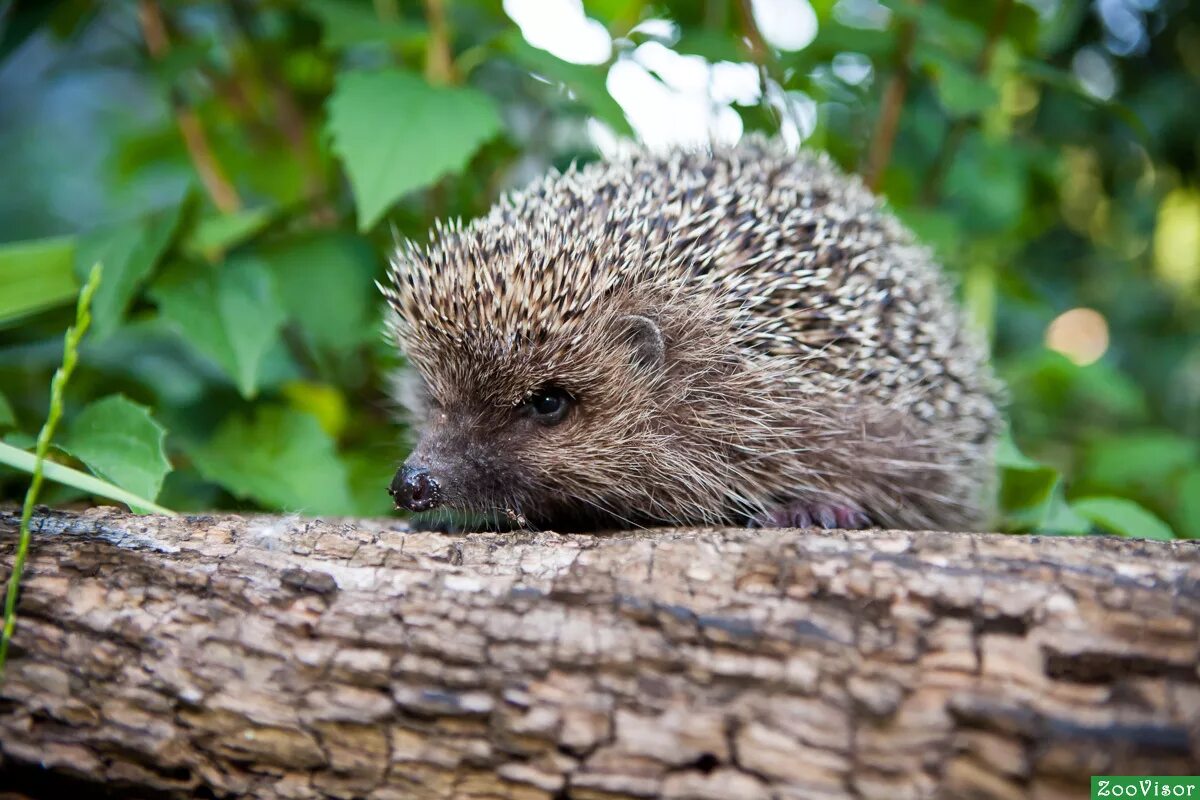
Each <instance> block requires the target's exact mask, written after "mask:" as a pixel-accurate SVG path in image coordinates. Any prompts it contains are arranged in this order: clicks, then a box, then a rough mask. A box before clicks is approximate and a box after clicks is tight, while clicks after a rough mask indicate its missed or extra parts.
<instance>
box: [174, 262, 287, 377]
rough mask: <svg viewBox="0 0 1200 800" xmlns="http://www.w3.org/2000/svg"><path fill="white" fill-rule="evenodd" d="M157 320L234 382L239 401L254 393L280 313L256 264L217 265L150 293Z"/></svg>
mask: <svg viewBox="0 0 1200 800" xmlns="http://www.w3.org/2000/svg"><path fill="white" fill-rule="evenodd" d="M151 296H152V297H153V298H154V300H155V301H156V302H157V303H158V306H159V310H160V311H161V312H162V316H163V317H164V318H165V319H166V320H168V321H170V322H171V323H173V324H174V325H175V327H176V328H177V329H178V331H179V334H180V335H181V336H183V338H184V339H186V340H187V341H188V342H189V343H190V344H191V345H192V346H193V347H195V348H196V349H197V350H198V351H200V352H201V353H203V354H205V355H206V356H208V357H209V358H211V359H213V360H214V361H215V362H216V363H217V364H218V365H219V366H220V367H221V369H222V370H224V371H225V374H226V375H228V376H229V377H230V378H232V379H233V381H234V383H235V384H236V385H237V387H238V391H239V392H241V394H242V396H243V397H246V398H253V397H254V396H255V395H256V394H257V393H258V386H259V379H260V378H261V367H262V363H263V357H264V356H265V355H266V353H267V351H268V350H269V349H270V348H271V347H272V346H273V345H274V344H275V343H276V341H277V340H278V337H279V330H280V328H281V327H282V326H283V321H284V318H285V314H284V311H283V307H282V305H281V304H280V302H279V297H278V294H277V292H276V290H275V286H274V283H273V281H272V280H271V274H270V272H269V271H268V270H267V268H266V267H265V266H263V265H262V263H260V262H259V261H257V260H251V259H247V258H240V259H230V260H229V261H227V262H226V263H225V264H223V265H222V266H220V267H216V268H210V267H184V268H180V269H176V270H174V271H172V272H171V273H169V274H167V275H164V276H163V279H162V280H160V281H159V282H158V283H157V284H156V285H155V286H154V289H153V291H152V292H151Z"/></svg>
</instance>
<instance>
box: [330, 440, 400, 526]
mask: <svg viewBox="0 0 1200 800" xmlns="http://www.w3.org/2000/svg"><path fill="white" fill-rule="evenodd" d="M401 455H403V453H402V452H401V451H400V450H399V449H397V450H395V451H393V452H392V453H390V454H388V453H386V452H384V453H381V452H380V451H379V449H378V448H377V447H373V448H371V449H370V450H359V451H355V452H351V453H346V454H345V455H343V456H342V460H343V461H344V462H345V463H346V471H347V475H348V477H349V481H350V496H351V498H352V500H353V502H354V513H355V514H358V515H360V516H364V517H386V516H387V515H389V514H392V513H394V510H395V504H394V503H393V502H392V498H391V497H389V496H388V493H387V486H388V484H389V483H390V482H391V480H392V475H394V474H395V472H396V468H397V467H398V466H399V464H400V458H399V457H400V456H401Z"/></svg>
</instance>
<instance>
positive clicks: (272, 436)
mask: <svg viewBox="0 0 1200 800" xmlns="http://www.w3.org/2000/svg"><path fill="white" fill-rule="evenodd" d="M188 453H189V455H191V457H192V460H193V461H194V462H195V464H196V467H197V468H198V469H199V470H200V472H201V474H203V475H204V477H205V478H207V479H208V480H210V481H213V482H214V483H218V484H220V485H221V486H223V487H225V489H227V490H228V491H229V492H231V493H232V494H234V495H236V496H237V497H242V498H251V499H253V500H255V501H256V502H258V503H260V504H262V505H264V506H266V507H268V508H273V509H276V510H280V511H299V512H303V513H308V514H349V513H352V512H353V503H352V501H351V498H350V494H349V491H348V490H347V488H346V468H345V466H344V465H343V464H342V462H341V461H340V460H339V459H338V456H337V453H336V452H334V446H333V440H332V439H331V438H330V437H329V436H328V434H326V433H325V432H324V431H323V430H321V426H320V425H319V424H318V423H317V421H316V419H314V418H313V417H311V416H309V415H308V414H304V413H301V412H298V411H294V410H291V409H286V408H280V407H274V406H268V407H261V408H259V409H257V411H256V412H255V414H254V416H253V418H251V419H244V418H240V417H232V418H230V419H228V420H227V421H226V422H225V423H223V424H222V425H221V427H220V428H219V429H218V430H217V433H216V435H215V436H213V437H212V439H210V440H209V441H208V442H206V443H204V444H201V445H195V446H193V447H190V448H188Z"/></svg>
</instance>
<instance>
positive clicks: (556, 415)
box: [520, 386, 571, 425]
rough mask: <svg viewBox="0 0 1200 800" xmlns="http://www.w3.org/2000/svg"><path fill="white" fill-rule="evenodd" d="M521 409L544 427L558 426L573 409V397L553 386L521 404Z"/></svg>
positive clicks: (539, 390) (539, 391) (540, 390)
mask: <svg viewBox="0 0 1200 800" xmlns="http://www.w3.org/2000/svg"><path fill="white" fill-rule="evenodd" d="M520 409H521V411H522V412H524V413H526V414H528V415H529V416H531V417H533V418H534V419H536V420H537V421H538V422H540V423H542V424H543V425H557V424H558V423H560V422H562V421H563V419H564V418H565V417H566V416H567V412H568V411H569V410H570V409H571V395H569V394H567V393H566V392H564V391H563V390H562V389H559V388H556V387H553V386H552V387H547V388H544V389H538V390H537V391H535V392H534V393H533V394H531V395H529V397H527V398H526V399H525V402H523V403H521V405H520Z"/></svg>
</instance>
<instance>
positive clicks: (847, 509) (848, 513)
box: [750, 502, 871, 530]
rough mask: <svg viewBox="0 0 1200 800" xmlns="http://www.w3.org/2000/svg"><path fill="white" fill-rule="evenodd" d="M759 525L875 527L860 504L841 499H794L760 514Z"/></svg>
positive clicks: (756, 523) (754, 523) (756, 524)
mask: <svg viewBox="0 0 1200 800" xmlns="http://www.w3.org/2000/svg"><path fill="white" fill-rule="evenodd" d="M750 525H751V527H755V528H824V529H826V530H832V529H834V528H841V529H844V530H861V529H863V528H869V527H871V518H870V517H868V516H867V515H866V514H864V513H863V512H862V511H859V510H858V509H857V508H854V507H853V506H848V505H842V504H839V503H799V502H797V503H790V504H788V505H786V506H782V507H780V508H777V509H775V510H773V511H767V512H764V513H762V514H759V515H757V516H756V517H754V518H753V519H752V520H751V521H750Z"/></svg>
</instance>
